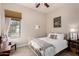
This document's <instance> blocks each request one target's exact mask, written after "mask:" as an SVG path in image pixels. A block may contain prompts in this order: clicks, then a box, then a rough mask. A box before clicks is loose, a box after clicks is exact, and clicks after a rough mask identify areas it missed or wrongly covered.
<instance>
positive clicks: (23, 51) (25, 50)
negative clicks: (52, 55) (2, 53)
mask: <svg viewBox="0 0 79 59" xmlns="http://www.w3.org/2000/svg"><path fill="white" fill-rule="evenodd" d="M10 56H36V54H35V53H34V52H33V51H32V49H30V48H29V47H21V48H17V50H16V51H14V52H12V54H11V55H10ZM58 56H75V55H73V54H72V53H69V52H68V51H64V52H63V53H61V54H60V55H58Z"/></svg>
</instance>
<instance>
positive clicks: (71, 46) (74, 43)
mask: <svg viewBox="0 0 79 59" xmlns="http://www.w3.org/2000/svg"><path fill="white" fill-rule="evenodd" d="M67 41H68V51H71V52H72V53H74V54H76V55H79V40H67Z"/></svg>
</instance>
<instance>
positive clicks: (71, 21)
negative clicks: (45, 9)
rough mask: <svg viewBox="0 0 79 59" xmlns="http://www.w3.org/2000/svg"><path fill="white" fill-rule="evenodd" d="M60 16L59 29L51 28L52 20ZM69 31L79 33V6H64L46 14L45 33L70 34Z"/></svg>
mask: <svg viewBox="0 0 79 59" xmlns="http://www.w3.org/2000/svg"><path fill="white" fill-rule="evenodd" d="M58 16H61V24H62V25H61V26H62V27H61V28H54V27H53V18H54V17H58ZM70 29H75V31H79V4H65V5H63V6H62V7H59V8H57V9H55V10H54V11H52V12H51V13H49V14H48V16H47V33H49V32H64V33H66V32H70Z"/></svg>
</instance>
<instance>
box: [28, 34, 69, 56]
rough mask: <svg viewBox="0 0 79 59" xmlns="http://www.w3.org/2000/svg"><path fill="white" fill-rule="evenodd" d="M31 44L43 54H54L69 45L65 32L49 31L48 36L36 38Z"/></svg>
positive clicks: (37, 52) (39, 53) (38, 52)
mask: <svg viewBox="0 0 79 59" xmlns="http://www.w3.org/2000/svg"><path fill="white" fill-rule="evenodd" d="M29 46H30V47H31V48H32V50H33V51H34V52H35V53H36V54H37V55H41V56H54V55H56V54H57V53H59V52H60V51H62V50H63V49H66V48H67V47H68V46H67V41H66V40H64V34H63V33H49V34H48V36H47V37H41V38H35V39H33V40H31V41H30V42H29Z"/></svg>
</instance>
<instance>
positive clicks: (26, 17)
mask: <svg viewBox="0 0 79 59" xmlns="http://www.w3.org/2000/svg"><path fill="white" fill-rule="evenodd" d="M3 9H4V10H5V9H9V10H13V11H18V12H21V13H22V21H21V37H20V38H16V39H11V40H13V41H15V42H17V44H18V45H19V46H22V45H27V42H28V41H30V40H32V38H34V37H40V36H45V34H46V16H45V14H43V13H40V12H37V11H35V10H32V9H29V8H26V7H24V6H20V5H17V4H3ZM35 25H40V29H38V30H36V29H35Z"/></svg>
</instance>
